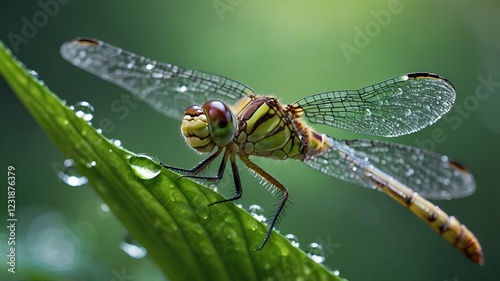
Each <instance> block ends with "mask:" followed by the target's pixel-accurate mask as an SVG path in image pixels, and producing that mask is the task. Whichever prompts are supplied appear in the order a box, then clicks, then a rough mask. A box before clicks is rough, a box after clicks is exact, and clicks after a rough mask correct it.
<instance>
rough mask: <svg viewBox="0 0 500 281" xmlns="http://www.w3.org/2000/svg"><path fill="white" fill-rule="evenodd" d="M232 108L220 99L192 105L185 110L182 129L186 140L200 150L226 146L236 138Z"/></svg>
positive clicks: (205, 150)
mask: <svg viewBox="0 0 500 281" xmlns="http://www.w3.org/2000/svg"><path fill="white" fill-rule="evenodd" d="M234 120H235V118H234V116H233V113H232V111H231V109H230V108H229V107H228V106H227V105H225V104H224V103H223V102H220V101H209V102H206V103H205V104H204V105H203V106H199V105H192V106H190V107H188V108H187V109H186V110H185V111H184V118H183V119H182V125H181V131H182V135H183V136H184V138H185V139H186V142H187V143H188V144H189V146H191V147H192V148H193V149H195V150H196V151H198V152H202V153H205V152H210V151H212V150H213V149H214V147H215V146H226V145H228V144H229V143H230V142H231V141H232V140H233V138H234V135H235V133H236V122H235V121H234Z"/></svg>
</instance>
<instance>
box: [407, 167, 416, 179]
mask: <svg viewBox="0 0 500 281" xmlns="http://www.w3.org/2000/svg"><path fill="white" fill-rule="evenodd" d="M414 173H415V171H414V170H413V169H411V168H410V169H408V170H407V171H406V173H405V175H406V176H407V177H409V176H411V175H413V174H414Z"/></svg>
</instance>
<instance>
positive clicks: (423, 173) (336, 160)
mask: <svg viewBox="0 0 500 281" xmlns="http://www.w3.org/2000/svg"><path fill="white" fill-rule="evenodd" d="M331 142H332V146H333V148H332V149H330V150H329V151H327V152H325V153H323V154H321V155H316V156H312V157H308V158H306V159H305V160H304V163H306V164H307V165H308V166H310V167H312V168H313V169H316V170H319V171H321V172H323V173H325V174H327V175H330V176H332V177H336V178H339V179H342V180H345V181H348V182H352V183H356V184H358V185H361V186H364V187H368V188H375V186H374V185H373V184H372V183H371V181H370V179H369V178H368V177H367V175H366V171H365V170H364V167H366V166H368V165H373V166H375V167H377V168H378V169H380V170H382V171H383V172H385V173H386V174H387V177H388V178H389V177H393V178H394V179H396V180H398V181H399V182H401V183H403V184H404V185H406V186H408V187H409V188H411V189H413V190H414V191H416V192H418V194H420V195H421V196H422V197H425V198H429V199H452V198H459V197H464V196H468V195H470V194H472V193H473V192H474V190H475V189H476V183H475V180H474V177H473V176H472V174H471V173H470V171H469V170H468V169H467V168H465V167H463V166H461V165H460V164H458V163H457V162H455V161H453V160H451V159H450V158H448V157H447V156H443V155H440V154H437V153H434V152H431V151H428V150H423V149H419V148H416V147H411V146H405V145H400V144H393V143H388V142H381V141H369V140H353V141H346V140H335V139H332V140H331Z"/></svg>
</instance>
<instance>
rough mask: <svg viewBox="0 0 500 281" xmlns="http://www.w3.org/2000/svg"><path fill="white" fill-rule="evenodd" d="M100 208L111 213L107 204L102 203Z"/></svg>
mask: <svg viewBox="0 0 500 281" xmlns="http://www.w3.org/2000/svg"><path fill="white" fill-rule="evenodd" d="M100 208H101V210H102V211H103V212H105V213H107V212H109V210H110V209H109V206H108V204H106V203H102V204H101V206H100Z"/></svg>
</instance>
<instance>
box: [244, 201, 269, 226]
mask: <svg viewBox="0 0 500 281" xmlns="http://www.w3.org/2000/svg"><path fill="white" fill-rule="evenodd" d="M248 212H249V213H250V215H252V217H254V218H255V219H256V220H258V221H259V222H262V223H265V222H266V216H265V215H264V209H263V208H262V207H261V206H259V205H255V204H254V205H250V207H248Z"/></svg>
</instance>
